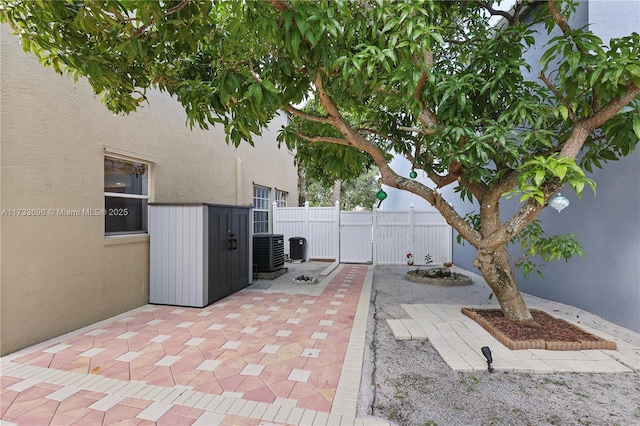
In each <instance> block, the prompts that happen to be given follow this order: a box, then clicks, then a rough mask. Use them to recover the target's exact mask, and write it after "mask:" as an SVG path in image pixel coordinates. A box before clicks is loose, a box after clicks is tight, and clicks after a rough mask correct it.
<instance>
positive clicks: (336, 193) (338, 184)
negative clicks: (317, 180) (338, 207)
mask: <svg viewBox="0 0 640 426" xmlns="http://www.w3.org/2000/svg"><path fill="white" fill-rule="evenodd" d="M341 192H342V181H341V180H340V179H336V181H335V182H334V183H333V195H332V196H331V203H332V204H333V205H335V204H336V201H337V202H340V193H341Z"/></svg>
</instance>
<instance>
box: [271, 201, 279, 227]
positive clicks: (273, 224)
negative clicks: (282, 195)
mask: <svg viewBox="0 0 640 426" xmlns="http://www.w3.org/2000/svg"><path fill="white" fill-rule="evenodd" d="M271 207H272V211H273V220H272V221H271V233H273V234H277V233H278V232H277V229H278V227H277V223H278V203H276V202H275V201H274V202H273V204H272V205H271Z"/></svg>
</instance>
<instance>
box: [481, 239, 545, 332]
mask: <svg viewBox="0 0 640 426" xmlns="http://www.w3.org/2000/svg"><path fill="white" fill-rule="evenodd" d="M474 265H475V266H476V267H477V268H478V269H480V272H482V276H483V278H484V279H485V281H486V282H487V284H488V285H489V287H490V288H491V290H493V294H494V295H495V296H496V299H497V300H498V303H499V304H500V308H501V309H502V313H503V314H504V317H505V318H506V319H508V320H511V321H518V322H522V321H531V320H533V317H532V316H531V312H529V308H527V305H526V304H525V303H524V299H523V298H522V294H520V291H519V290H518V287H517V286H516V282H515V280H514V277H513V275H512V273H511V265H510V264H509V259H508V257H507V252H506V250H505V248H504V247H501V248H499V249H497V250H496V251H495V252H493V253H487V252H482V251H478V257H477V258H476V259H475V261H474Z"/></svg>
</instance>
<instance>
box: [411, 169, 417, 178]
mask: <svg viewBox="0 0 640 426" xmlns="http://www.w3.org/2000/svg"><path fill="white" fill-rule="evenodd" d="M409 177H410V178H411V179H415V178H417V177H418V173H416V171H415V170H411V173H409Z"/></svg>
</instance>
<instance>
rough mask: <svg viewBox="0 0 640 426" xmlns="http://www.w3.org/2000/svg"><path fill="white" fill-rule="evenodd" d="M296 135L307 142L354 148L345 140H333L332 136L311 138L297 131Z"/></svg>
mask: <svg viewBox="0 0 640 426" xmlns="http://www.w3.org/2000/svg"><path fill="white" fill-rule="evenodd" d="M296 134H297V135H298V136H299V137H301V138H302V139H304V140H307V141H309V142H312V143H316V142H328V143H332V144H336V145H345V146H352V145H351V143H350V142H349V141H348V140H347V139H345V138H333V137H330V136H309V135H305V134H304V133H302V132H300V131H297V132H296Z"/></svg>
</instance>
